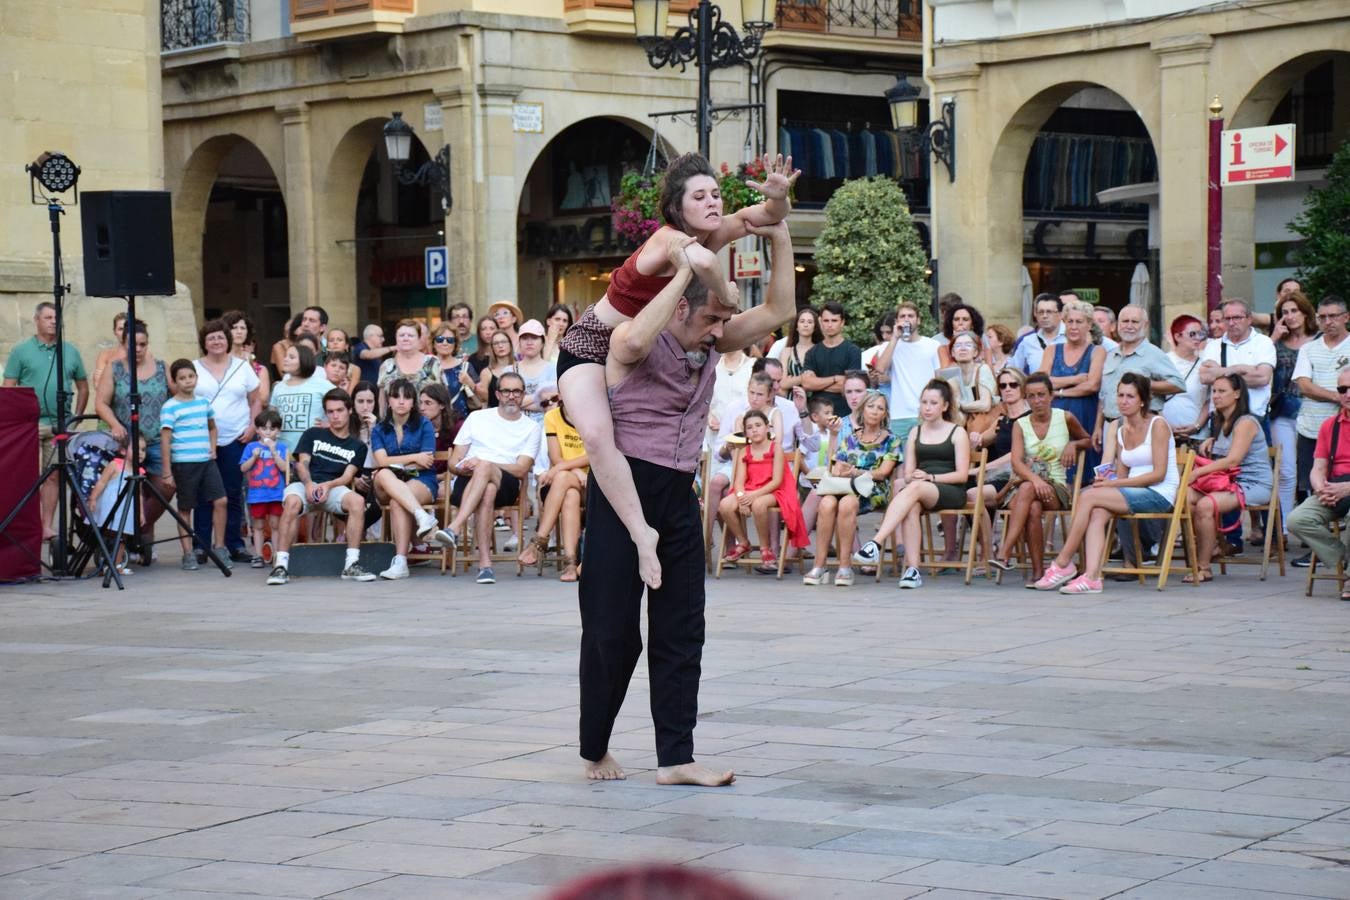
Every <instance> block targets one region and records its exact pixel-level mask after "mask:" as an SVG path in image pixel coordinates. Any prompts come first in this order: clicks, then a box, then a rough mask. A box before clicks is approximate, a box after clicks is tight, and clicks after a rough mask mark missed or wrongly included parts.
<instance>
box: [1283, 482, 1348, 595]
mask: <svg viewBox="0 0 1350 900" xmlns="http://www.w3.org/2000/svg"><path fill="white" fill-rule="evenodd" d="M1276 505H1277V506H1278V505H1279V502H1278V501H1276ZM1331 533H1332V534H1334V535H1335V536H1336V540H1340V539H1341V523H1340V521H1339V520H1338V521H1334V522H1332V523H1331ZM1267 534H1269V530H1267ZM1280 574H1281V575H1283V574H1284V572H1283V571H1281V572H1280ZM1317 581H1334V582H1336V593H1338V594H1343V593H1345V562H1344V561H1341V562H1338V563H1336V571H1335V572H1328V573H1325V574H1322V575H1319V574H1317V554H1316V553H1310V554H1309V559H1308V580H1307V584H1306V587H1305V589H1304V591H1303V595H1304V596H1305V597H1311V596H1312V592H1313V583H1314V582H1317Z"/></svg>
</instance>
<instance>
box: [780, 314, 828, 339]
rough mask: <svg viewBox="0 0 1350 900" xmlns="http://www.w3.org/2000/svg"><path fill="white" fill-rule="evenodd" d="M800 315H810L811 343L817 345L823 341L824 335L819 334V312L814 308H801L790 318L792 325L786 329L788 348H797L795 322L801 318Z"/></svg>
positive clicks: (797, 336)
mask: <svg viewBox="0 0 1350 900" xmlns="http://www.w3.org/2000/svg"><path fill="white" fill-rule="evenodd" d="M802 313H810V314H811V343H813V344H819V343H820V342H821V341H823V340H825V335H823V334H821V333H820V312H819V311H818V310H817V309H816V308H815V307H814V306H803V307H802V308H801V309H799V310H797V315H795V316H793V317H792V325H791V326H790V327H789V328H788V334H787V345H788V346H789V347H795V346H797V339H798V338H799V337H800V336H799V335H798V334H797V322H798V320H799V319H801V317H802Z"/></svg>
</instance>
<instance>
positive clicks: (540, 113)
mask: <svg viewBox="0 0 1350 900" xmlns="http://www.w3.org/2000/svg"><path fill="white" fill-rule="evenodd" d="M511 130H512V131H522V132H526V133H528V134H543V133H544V104H542V103H512V104H511Z"/></svg>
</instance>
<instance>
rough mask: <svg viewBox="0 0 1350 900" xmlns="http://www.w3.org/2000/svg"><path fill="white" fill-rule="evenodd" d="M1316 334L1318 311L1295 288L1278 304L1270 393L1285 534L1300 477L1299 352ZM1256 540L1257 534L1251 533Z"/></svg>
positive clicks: (1271, 424) (1271, 429)
mask: <svg viewBox="0 0 1350 900" xmlns="http://www.w3.org/2000/svg"><path fill="white" fill-rule="evenodd" d="M1316 335H1317V313H1316V312H1315V311H1314V310H1313V307H1312V304H1311V303H1309V302H1308V298H1307V297H1305V296H1304V295H1303V292H1302V291H1293V292H1292V293H1290V294H1288V295H1286V296H1285V297H1283V298H1282V299H1281V300H1280V301H1279V302H1278V303H1277V304H1275V328H1274V330H1273V331H1272V332H1271V333H1270V339H1271V340H1273V341H1274V342H1275V378H1274V380H1273V381H1272V382H1271V393H1270V409H1269V410H1268V413H1267V414H1268V415H1269V416H1270V438H1271V440H1272V441H1274V442H1275V444H1276V445H1278V446H1279V448H1280V521H1281V522H1283V523H1285V528H1286V533H1287V529H1288V527H1289V526H1288V523H1289V514H1290V513H1291V512H1293V511H1294V505H1295V500H1296V499H1297V500H1299V501H1301V500H1302V499H1303V498H1302V497H1301V496H1300V497H1297V498H1295V496H1294V488H1295V482H1296V481H1297V480H1298V430H1297V429H1296V428H1295V427H1294V426H1295V423H1296V422H1297V420H1298V411H1299V408H1300V407H1301V406H1302V405H1303V393H1302V391H1300V390H1299V387H1298V382H1296V381H1295V380H1294V366H1295V365H1296V364H1297V363H1298V351H1299V348H1301V347H1302V346H1303V345H1304V344H1306V343H1308V342H1309V341H1311V340H1312V339H1313V338H1314V337H1315V336H1316ZM1252 540H1256V535H1252Z"/></svg>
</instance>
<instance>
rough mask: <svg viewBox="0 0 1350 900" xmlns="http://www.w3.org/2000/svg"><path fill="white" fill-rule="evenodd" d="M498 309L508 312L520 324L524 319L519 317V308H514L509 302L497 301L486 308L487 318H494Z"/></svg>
mask: <svg viewBox="0 0 1350 900" xmlns="http://www.w3.org/2000/svg"><path fill="white" fill-rule="evenodd" d="M499 309H507V310H510V311H511V314H512V315H513V316H515V317H516V321H517V322H520V321H522V320H523V319H524V318H525V317H524V316H523V315H521V312H520V307H519V306H516V305H515V304H514V303H512V302H511V301H510V300H498V301H497V302H496V303H494V304H492V305H491V306H489V307H488V310H487V314H488V315H489V316H496V315H497V310H499Z"/></svg>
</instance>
